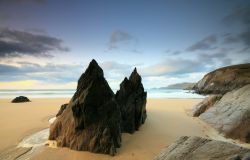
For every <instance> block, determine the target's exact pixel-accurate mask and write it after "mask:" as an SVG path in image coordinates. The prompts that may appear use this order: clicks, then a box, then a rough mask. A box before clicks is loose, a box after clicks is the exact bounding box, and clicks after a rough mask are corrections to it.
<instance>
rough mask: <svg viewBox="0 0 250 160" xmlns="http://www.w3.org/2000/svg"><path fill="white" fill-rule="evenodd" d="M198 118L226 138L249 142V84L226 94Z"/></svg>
mask: <svg viewBox="0 0 250 160" xmlns="http://www.w3.org/2000/svg"><path fill="white" fill-rule="evenodd" d="M200 118H201V119H202V120H204V121H205V122H207V123H208V124H210V125H211V126H213V127H214V128H215V129H217V130H218V131H219V132H221V133H223V134H224V135H225V136H227V137H231V138H234V139H240V140H242V141H245V142H248V143H249V142H250V84H249V85H246V86H244V87H242V88H240V89H236V90H233V91H231V92H228V93H226V94H225V95H224V96H223V97H222V98H221V99H220V100H219V101H218V102H217V103H215V104H214V106H213V107H210V108H209V109H208V110H207V111H206V112H204V113H203V114H201V115H200Z"/></svg>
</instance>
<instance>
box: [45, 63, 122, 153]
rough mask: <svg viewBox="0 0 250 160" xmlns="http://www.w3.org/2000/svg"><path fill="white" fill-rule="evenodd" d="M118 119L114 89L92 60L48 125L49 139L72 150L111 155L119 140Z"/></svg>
mask: <svg viewBox="0 0 250 160" xmlns="http://www.w3.org/2000/svg"><path fill="white" fill-rule="evenodd" d="M120 121H121V114H120V109H119V106H118V105H117V103H116V101H115V99H114V93H113V91H112V90H111V88H110V87H109V85H108V83H107V81H106V80H105V78H104V74H103V70H102V69H101V68H100V67H99V65H98V64H97V62H96V61H95V60H92V61H91V62H90V64H89V66H88V68H87V69H86V71H85V73H83V74H82V75H81V77H80V79H79V80H78V85H77V90H76V92H75V94H74V96H73V97H72V99H71V100H70V102H69V104H68V106H67V107H66V109H65V110H64V111H63V112H62V114H61V115H60V116H58V117H57V119H56V121H55V122H54V123H53V124H52V125H51V127H50V135H49V140H56V141H57V145H58V146H61V147H69V148H71V149H74V150H82V151H91V152H95V153H104V154H110V155H114V154H115V153H116V148H118V147H120V144H121V129H120V124H121V122H120Z"/></svg>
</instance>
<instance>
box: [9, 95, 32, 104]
mask: <svg viewBox="0 0 250 160" xmlns="http://www.w3.org/2000/svg"><path fill="white" fill-rule="evenodd" d="M22 102H30V100H29V99H28V98H27V97H25V96H19V97H16V98H14V99H13V100H12V101H11V103H22Z"/></svg>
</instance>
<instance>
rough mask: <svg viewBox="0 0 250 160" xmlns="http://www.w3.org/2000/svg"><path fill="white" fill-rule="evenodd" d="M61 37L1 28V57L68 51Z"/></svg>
mask: <svg viewBox="0 0 250 160" xmlns="http://www.w3.org/2000/svg"><path fill="white" fill-rule="evenodd" d="M62 43H63V41H62V40H61V39H58V38H55V37H52V36H48V35H41V34H34V33H29V32H25V31H19V30H14V29H9V28H1V29H0V58H6V57H20V56H23V55H29V56H36V57H51V56H53V55H52V54H51V52H52V51H62V52H67V51H69V48H67V47H65V46H63V45H62Z"/></svg>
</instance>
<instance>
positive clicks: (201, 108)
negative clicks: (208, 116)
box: [192, 95, 222, 117]
mask: <svg viewBox="0 0 250 160" xmlns="http://www.w3.org/2000/svg"><path fill="white" fill-rule="evenodd" d="M221 97H222V95H211V96H209V97H207V98H205V99H204V100H203V101H202V102H200V103H199V104H197V105H196V106H194V107H193V110H192V116H193V117H198V116H200V115H201V114H202V113H204V112H205V111H206V110H208V109H209V108H210V107H212V106H213V105H214V104H215V103H216V102H218V101H219V100H220V99H221Z"/></svg>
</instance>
